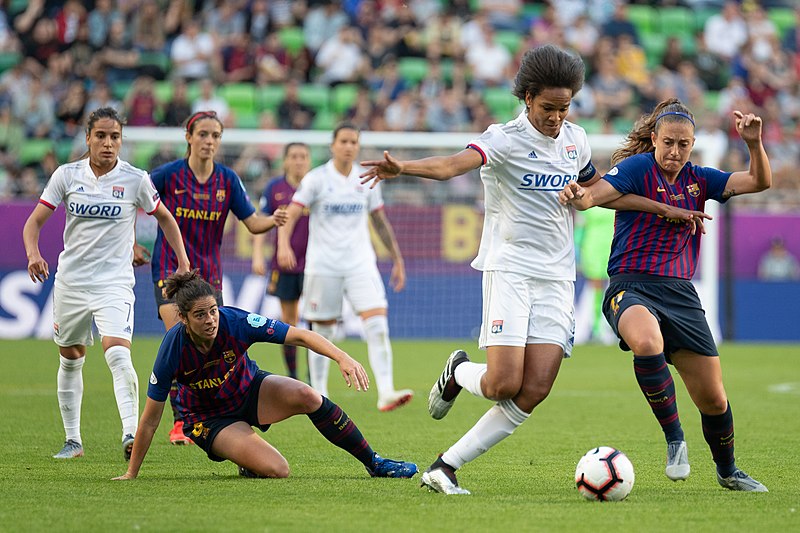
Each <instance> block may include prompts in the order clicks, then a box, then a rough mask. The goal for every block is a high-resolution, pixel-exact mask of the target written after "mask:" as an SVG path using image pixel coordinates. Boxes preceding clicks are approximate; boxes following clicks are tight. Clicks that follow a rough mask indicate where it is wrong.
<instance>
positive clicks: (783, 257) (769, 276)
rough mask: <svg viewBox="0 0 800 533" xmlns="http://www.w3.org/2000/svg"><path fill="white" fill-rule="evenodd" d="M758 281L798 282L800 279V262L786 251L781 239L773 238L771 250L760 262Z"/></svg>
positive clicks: (770, 245)
mask: <svg viewBox="0 0 800 533" xmlns="http://www.w3.org/2000/svg"><path fill="white" fill-rule="evenodd" d="M758 279H760V280H762V281H796V280H798V279H800V262H798V261H797V258H796V257H795V256H793V255H792V254H791V253H790V252H789V250H787V249H786V244H785V243H784V242H783V239H781V238H780V237H773V238H772V240H771V241H770V244H769V250H767V251H766V253H764V255H762V256H761V259H760V260H759V261H758Z"/></svg>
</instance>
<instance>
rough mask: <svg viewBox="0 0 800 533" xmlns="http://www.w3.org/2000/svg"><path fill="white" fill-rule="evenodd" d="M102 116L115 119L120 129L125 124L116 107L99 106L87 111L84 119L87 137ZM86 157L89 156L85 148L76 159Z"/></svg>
mask: <svg viewBox="0 0 800 533" xmlns="http://www.w3.org/2000/svg"><path fill="white" fill-rule="evenodd" d="M103 118H110V119H111V120H113V121H115V122H116V123H117V124H119V129H120V130H122V127H123V126H124V125H125V119H124V118H122V115H120V114H119V112H117V110H116V109H114V108H113V107H101V108H98V109H95V110H94V111H92V112H91V113H89V117H88V118H87V119H86V136H87V137H88V136H89V135H91V134H92V130H93V129H94V126H95V124H97V121H98V120H100V119H103ZM87 157H89V150H86V151H85V152H84V153H83V155H81V156H80V157H79V158H78V160H80V159H86V158H87Z"/></svg>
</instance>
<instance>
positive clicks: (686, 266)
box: [603, 152, 731, 279]
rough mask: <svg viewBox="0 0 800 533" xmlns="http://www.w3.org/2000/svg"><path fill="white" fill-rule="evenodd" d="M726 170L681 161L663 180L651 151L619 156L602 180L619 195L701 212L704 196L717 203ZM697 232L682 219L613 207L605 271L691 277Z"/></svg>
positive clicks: (696, 251)
mask: <svg viewBox="0 0 800 533" xmlns="http://www.w3.org/2000/svg"><path fill="white" fill-rule="evenodd" d="M730 175H731V173H730V172H723V171H721V170H717V169H715V168H710V167H698V166H694V165H692V163H691V162H687V163H686V165H684V167H683V169H681V171H680V174H678V178H677V179H676V180H675V183H674V184H670V183H668V182H667V180H666V179H664V177H663V175H662V174H661V171H660V170H659V168H658V165H657V164H656V160H655V157H654V154H653V153H652V152H648V153H644V154H637V155H634V156H631V157H629V158H627V159H625V160H623V161H621V162H620V163H619V164H618V165H617V166H615V167H614V168H612V169H611V170H609V171H608V174H606V175H605V176H603V179H604V180H606V181H608V182H609V183H610V184H611V185H612V186H613V187H614V188H615V189H616V190H617V191H619V192H621V193H623V194H638V195H639V196H644V197H646V198H650V199H651V200H655V201H657V202H662V203H665V204H671V205H674V206H677V207H682V208H683V209H690V210H693V211H703V209H704V208H705V203H706V200H707V199H712V200H716V201H718V202H720V203H722V202H724V201H725V200H724V199H723V198H722V193H723V192H724V190H725V184H726V183H727V182H728V178H729V177H730ZM700 237H701V234H700V232H697V233H696V234H695V235H692V234H691V229H690V227H689V225H688V224H686V223H685V222H684V221H682V220H680V221H678V220H671V219H665V218H663V217H661V216H659V215H655V214H652V213H642V212H640V211H617V213H616V219H615V223H614V240H613V242H612V243H611V256H610V258H609V260H608V275H609V276H613V275H615V274H633V273H636V274H651V275H654V276H669V277H675V278H681V279H692V276H694V272H695V269H696V268H697V257H698V254H699V252H700Z"/></svg>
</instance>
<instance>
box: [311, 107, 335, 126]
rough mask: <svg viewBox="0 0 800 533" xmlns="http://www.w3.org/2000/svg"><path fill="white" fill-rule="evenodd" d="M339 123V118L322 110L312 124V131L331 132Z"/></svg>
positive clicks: (315, 116)
mask: <svg viewBox="0 0 800 533" xmlns="http://www.w3.org/2000/svg"><path fill="white" fill-rule="evenodd" d="M338 121H339V118H338V116H337V115H336V114H335V113H331V112H330V111H325V110H320V111H319V112H317V114H316V115H314V120H313V121H312V122H311V129H312V130H319V131H330V130H332V129H333V128H335V127H336V123H337V122H338Z"/></svg>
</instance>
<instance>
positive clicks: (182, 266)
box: [175, 261, 192, 274]
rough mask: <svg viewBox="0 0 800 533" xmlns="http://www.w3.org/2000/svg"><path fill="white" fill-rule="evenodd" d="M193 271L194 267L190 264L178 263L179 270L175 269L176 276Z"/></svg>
mask: <svg viewBox="0 0 800 533" xmlns="http://www.w3.org/2000/svg"><path fill="white" fill-rule="evenodd" d="M191 269H192V265H190V264H189V263H181V262H180V261H178V268H176V269H175V273H176V274H186V273H187V272H189V271H190V270H191Z"/></svg>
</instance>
